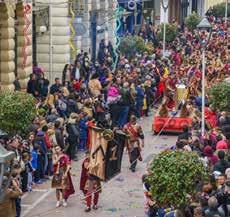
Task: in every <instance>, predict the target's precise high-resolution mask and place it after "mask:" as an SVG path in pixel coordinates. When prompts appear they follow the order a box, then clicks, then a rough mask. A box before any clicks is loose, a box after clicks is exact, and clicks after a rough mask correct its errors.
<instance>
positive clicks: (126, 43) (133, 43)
mask: <svg viewBox="0 0 230 217" xmlns="http://www.w3.org/2000/svg"><path fill="white" fill-rule="evenodd" d="M119 49H120V51H121V53H122V54H124V55H125V56H126V57H127V58H132V57H134V56H135V54H136V52H139V53H141V52H144V51H145V49H146V47H145V41H144V39H143V38H141V37H139V36H126V37H123V38H122V39H121V43H120V46H119Z"/></svg>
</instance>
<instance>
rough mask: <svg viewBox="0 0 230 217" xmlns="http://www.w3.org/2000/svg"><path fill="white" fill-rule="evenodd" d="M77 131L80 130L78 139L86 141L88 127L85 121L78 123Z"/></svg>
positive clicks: (84, 119)
mask: <svg viewBox="0 0 230 217" xmlns="http://www.w3.org/2000/svg"><path fill="white" fill-rule="evenodd" d="M79 129H80V139H82V140H83V139H87V134H88V126H87V119H86V118H83V119H81V120H80V122H79Z"/></svg>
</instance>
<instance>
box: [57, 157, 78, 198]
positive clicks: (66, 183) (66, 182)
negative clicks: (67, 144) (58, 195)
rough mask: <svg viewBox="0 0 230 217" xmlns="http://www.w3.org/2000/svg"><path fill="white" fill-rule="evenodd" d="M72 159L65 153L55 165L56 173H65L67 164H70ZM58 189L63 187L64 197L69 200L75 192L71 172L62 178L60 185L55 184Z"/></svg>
mask: <svg viewBox="0 0 230 217" xmlns="http://www.w3.org/2000/svg"><path fill="white" fill-rule="evenodd" d="M70 163H71V162H70V159H69V157H68V156H67V155H66V154H63V155H62V157H61V158H60V160H59V162H58V163H57V164H55V165H54V174H56V173H59V174H62V175H64V173H65V171H66V169H67V166H68V165H70ZM55 188H57V189H62V190H63V191H64V199H65V200H67V199H68V198H69V196H70V195H71V194H74V193H75V190H74V186H73V182H72V179H71V176H70V172H68V173H67V177H66V178H62V183H61V185H60V186H55Z"/></svg>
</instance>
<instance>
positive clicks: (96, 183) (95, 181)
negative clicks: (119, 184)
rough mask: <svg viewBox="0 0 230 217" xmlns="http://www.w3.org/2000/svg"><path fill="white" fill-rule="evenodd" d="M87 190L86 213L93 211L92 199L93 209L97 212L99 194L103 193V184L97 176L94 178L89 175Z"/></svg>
mask: <svg viewBox="0 0 230 217" xmlns="http://www.w3.org/2000/svg"><path fill="white" fill-rule="evenodd" d="M85 190H86V192H87V193H86V197H85V200H86V206H87V207H86V209H85V212H90V211H91V205H92V197H93V209H94V210H97V209H98V207H97V204H98V200H99V194H100V193H101V182H100V179H99V178H98V177H97V176H94V175H92V174H89V175H88V179H87V182H86V184H85Z"/></svg>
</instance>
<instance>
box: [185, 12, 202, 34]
mask: <svg viewBox="0 0 230 217" xmlns="http://www.w3.org/2000/svg"><path fill="white" fill-rule="evenodd" d="M200 21H201V17H200V16H199V15H198V14H197V13H195V12H193V13H192V14H191V15H189V16H188V17H186V19H185V25H186V26H187V27H188V28H189V30H191V31H192V30H194V29H196V26H197V25H198V24H199V23H200Z"/></svg>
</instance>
